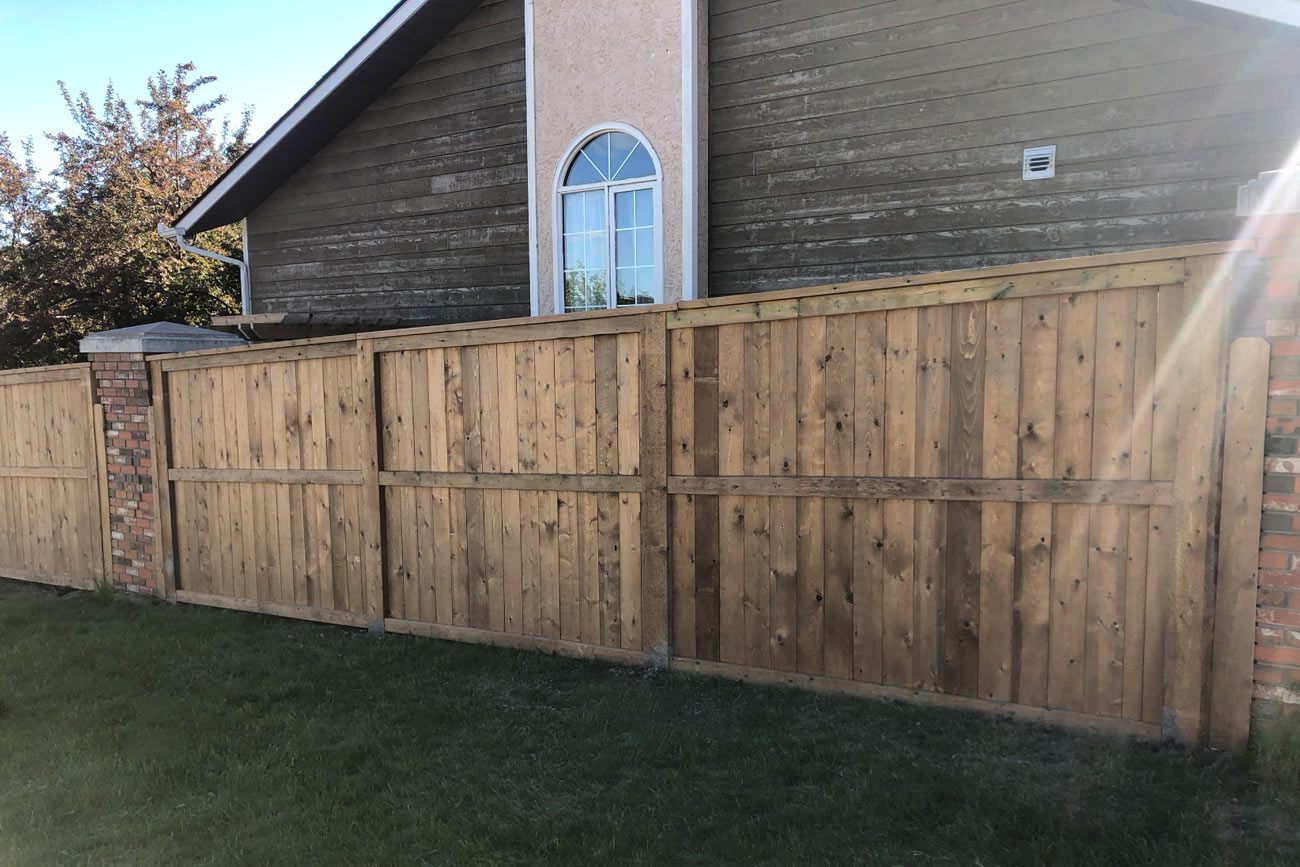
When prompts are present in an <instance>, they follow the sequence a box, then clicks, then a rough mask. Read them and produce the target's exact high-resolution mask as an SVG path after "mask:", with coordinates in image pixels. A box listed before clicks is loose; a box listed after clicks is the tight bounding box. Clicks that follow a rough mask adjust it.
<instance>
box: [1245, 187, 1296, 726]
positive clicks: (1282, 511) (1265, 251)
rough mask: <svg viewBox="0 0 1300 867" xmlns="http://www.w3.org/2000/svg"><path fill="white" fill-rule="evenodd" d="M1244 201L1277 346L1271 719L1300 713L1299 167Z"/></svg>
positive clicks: (1259, 697)
mask: <svg viewBox="0 0 1300 867" xmlns="http://www.w3.org/2000/svg"><path fill="white" fill-rule="evenodd" d="M1241 205H1242V207H1241V208H1240V210H1241V213H1242V215H1243V216H1248V217H1250V218H1251V219H1250V222H1249V224H1248V225H1249V229H1248V231H1249V233H1250V234H1251V235H1253V236H1254V238H1255V241H1256V255H1257V256H1258V257H1259V260H1260V263H1261V269H1262V273H1261V274H1260V280H1259V281H1258V282H1259V283H1261V284H1262V291H1261V293H1260V295H1259V297H1257V298H1254V299H1252V304H1251V305H1250V306H1251V308H1252V309H1251V311H1250V313H1249V314H1248V318H1249V320H1251V323H1250V324H1253V326H1254V329H1260V328H1261V326H1262V331H1263V334H1264V336H1265V337H1266V338H1268V340H1269V343H1270V344H1271V345H1272V357H1271V361H1270V364H1269V384H1268V395H1269V397H1268V420H1267V438H1266V440H1265V447H1264V473H1265V475H1264V515H1263V526H1262V533H1261V538H1260V553H1259V567H1260V571H1259V596H1258V606H1259V607H1258V614H1257V619H1256V629H1255V674H1254V677H1255V683H1254V692H1253V694H1254V703H1253V705H1252V708H1251V713H1252V717H1253V718H1254V720H1256V721H1269V720H1276V719H1279V718H1281V717H1284V716H1292V715H1296V716H1300V172H1297V171H1295V170H1291V171H1284V172H1270V173H1267V174H1265V175H1262V176H1261V177H1260V179H1259V180H1258V181H1255V182H1252V184H1250V185H1248V186H1247V187H1245V188H1243V190H1242V202H1241ZM1254 329H1252V330H1254Z"/></svg>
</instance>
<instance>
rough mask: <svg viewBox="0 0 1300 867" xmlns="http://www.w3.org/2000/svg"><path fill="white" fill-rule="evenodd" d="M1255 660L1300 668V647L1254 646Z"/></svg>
mask: <svg viewBox="0 0 1300 867" xmlns="http://www.w3.org/2000/svg"><path fill="white" fill-rule="evenodd" d="M1255 660H1256V661H1257V662H1267V663H1272V664H1273V665H1290V666H1294V667H1296V668H1300V647H1256V648H1255Z"/></svg>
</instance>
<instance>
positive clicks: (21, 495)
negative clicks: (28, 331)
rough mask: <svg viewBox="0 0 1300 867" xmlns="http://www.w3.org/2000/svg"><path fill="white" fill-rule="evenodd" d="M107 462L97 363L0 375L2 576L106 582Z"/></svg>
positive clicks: (72, 583)
mask: <svg viewBox="0 0 1300 867" xmlns="http://www.w3.org/2000/svg"><path fill="white" fill-rule="evenodd" d="M103 459H104V446H103V424H102V417H101V415H100V414H99V413H98V412H97V408H96V407H95V405H94V402H93V399H92V384H91V373H90V365H87V364H74V365H68V366H65V367H54V368H43V369H37V370H28V371H7V372H3V373H0V575H2V576H4V577H7V578H16V579H20V580H26V581H37V582H41V583H46V584H58V585H63V586H70V587H81V588H91V587H94V586H96V585H97V584H100V583H102V582H104V581H105V579H106V575H107V569H106V565H105V560H106V549H107V545H106V539H105V536H106V535H107V526H106V524H105V515H106V506H105V504H104V501H105V500H106V494H105V489H104V480H105V479H106V475H105V473H104V471H103V467H102V461H103Z"/></svg>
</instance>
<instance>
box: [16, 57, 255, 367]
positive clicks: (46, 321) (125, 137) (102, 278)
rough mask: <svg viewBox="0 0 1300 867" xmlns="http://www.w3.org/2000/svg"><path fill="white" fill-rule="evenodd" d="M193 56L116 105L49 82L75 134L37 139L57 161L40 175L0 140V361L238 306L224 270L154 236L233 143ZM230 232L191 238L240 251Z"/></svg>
mask: <svg viewBox="0 0 1300 867" xmlns="http://www.w3.org/2000/svg"><path fill="white" fill-rule="evenodd" d="M214 81H215V79H214V78H213V77H211V76H198V75H196V74H195V71H194V65H193V64H188V63H187V64H181V65H179V66H177V67H176V69H175V72H174V73H171V74H168V73H167V72H159V73H158V74H157V75H156V76H154V77H152V78H150V79H149V81H148V85H147V89H148V97H147V98H146V99H142V100H137V101H135V102H134V103H128V102H127V101H126V100H125V99H123V98H122V97H121V96H119V95H118V93H117V91H116V90H115V89H114V88H113V86H112V85H110V86H109V87H108V89H107V92H106V94H105V96H104V100H103V104H102V106H100V107H98V108H97V107H96V106H95V105H94V103H92V101H91V100H90V98H89V97H88V96H87V94H86V93H85V92H84V91H83V92H81V93H79V94H77V95H76V96H74V95H73V94H72V93H71V92H69V91H68V89H67V87H66V86H64V85H63V84H62V83H60V87H61V88H62V90H63V98H64V101H65V103H66V104H67V106H68V110H69V112H70V113H71V115H72V119H73V121H74V126H75V129H74V131H73V132H61V133H55V134H51V135H49V136H48V137H49V139H50V141H51V142H53V143H54V145H55V148H56V151H57V154H58V159H59V163H58V167H57V168H56V169H55V170H54V172H53V175H52V176H51V177H49V178H43V177H41V176H40V175H39V173H38V172H36V171H35V169H34V168H33V167H32V164H31V159H30V143H28V144H27V146H26V156H25V158H24V159H22V160H19V159H17V158H15V156H14V154H13V152H12V147H11V146H10V143H9V141H8V139H7V138H3V137H0V368H7V367H17V366H29V365H39V364H57V363H61V362H66V361H73V360H76V355H77V349H76V347H77V341H78V340H79V339H80V338H81V337H82V336H83V335H85V334H87V333H89V332H94V331H102V330H105V329H109V328H122V327H125V326H129V325H137V324H141V323H144V322H154V321H158V320H170V321H175V322H186V323H189V324H193V325H202V324H205V323H207V322H208V321H209V320H210V319H211V317H212V316H214V315H220V314H225V313H232V312H237V310H238V299H239V275H238V273H236V271H235V269H233V268H230V267H228V266H225V265H222V264H220V263H218V262H214V261H211V260H208V259H202V258H199V257H196V256H190V255H187V254H184V253H182V252H181V251H180V250H179V249H178V248H177V247H176V245H175V243H174V242H171V241H167V240H164V239H162V238H160V237H159V236H158V234H157V226H158V224H159V223H168V224H170V223H171V221H172V220H174V219H175V218H176V217H177V216H179V215H180V214H181V213H182V212H183V211H184V210H185V208H186V207H187V206H188V205H189V204H190V203H191V202H192V201H193V200H194V199H195V198H197V197H198V195H199V194H201V193H202V192H203V190H204V189H206V188H207V187H208V185H209V184H211V183H212V182H213V181H214V180H216V178H217V177H218V176H220V175H221V173H222V172H223V171H225V169H226V168H227V167H228V166H229V165H230V163H231V162H233V161H234V160H235V159H236V158H237V157H238V156H239V155H240V154H241V153H243V152H244V150H246V149H247V132H248V121H249V117H248V114H247V112H245V114H244V116H243V118H242V120H241V122H240V123H238V124H237V125H234V126H232V125H231V124H230V123H229V122H228V121H220V120H218V118H217V117H216V116H215V115H216V111H217V109H218V108H220V107H221V106H222V105H224V104H225V101H226V100H225V97H224V96H218V97H215V98H212V99H206V100H205V99H204V98H203V96H202V93H201V91H203V90H204V88H207V87H208V86H209V85H211V84H212V83H213V82H214ZM239 235H240V233H239V229H238V227H233V226H232V227H225V228H222V229H218V230H215V231H213V232H209V233H206V234H205V235H202V236H200V238H199V240H198V243H199V245H200V246H205V247H208V248H210V249H213V250H217V251H219V252H224V253H226V254H228V255H234V256H238V255H239V254H240V245H241V240H240V236H239Z"/></svg>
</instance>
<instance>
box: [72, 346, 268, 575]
mask: <svg viewBox="0 0 1300 867" xmlns="http://www.w3.org/2000/svg"><path fill="white" fill-rule="evenodd" d="M245 343H246V341H245V340H243V339H242V338H240V337H237V336H235V335H233V334H225V333H223V332H220V331H208V330H207V329H203V328H192V327H190V326H188V325H176V324H174V323H171V322H155V323H152V324H150V325H137V326H134V327H131V328H122V329H118V330H116V331H102V332H100V333H98V334H91V335H87V336H86V337H85V338H84V339H83V340H82V341H81V351H82V353H84V354H85V355H86V356H87V357H88V358H89V359H90V367H91V370H92V371H93V373H94V379H95V399H96V400H97V401H98V402H99V405H100V406H102V407H103V408H104V448H105V452H106V454H105V458H106V459H105V461H104V464H105V466H106V467H107V472H108V522H109V531H110V535H111V540H110V541H111V542H112V558H113V562H112V564H111V566H110V569H109V572H110V574H111V575H112V581H113V586H114V587H116V588H118V589H120V590H128V591H131V592H134V593H144V594H148V595H151V596H162V595H164V594H165V593H166V587H165V585H164V581H163V559H162V556H161V551H160V550H159V530H158V517H159V516H158V512H157V509H158V492H157V491H155V490H154V478H153V468H154V454H153V432H152V431H151V430H150V427H149V424H150V414H149V408H150V405H151V404H152V403H153V394H152V392H151V389H150V380H149V364H148V362H147V361H146V360H145V359H146V358H148V357H149V356H150V355H158V354H163V353H178V352H197V351H203V350H210V349H226V348H230V347H235V346H243V345H244V344H245Z"/></svg>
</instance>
